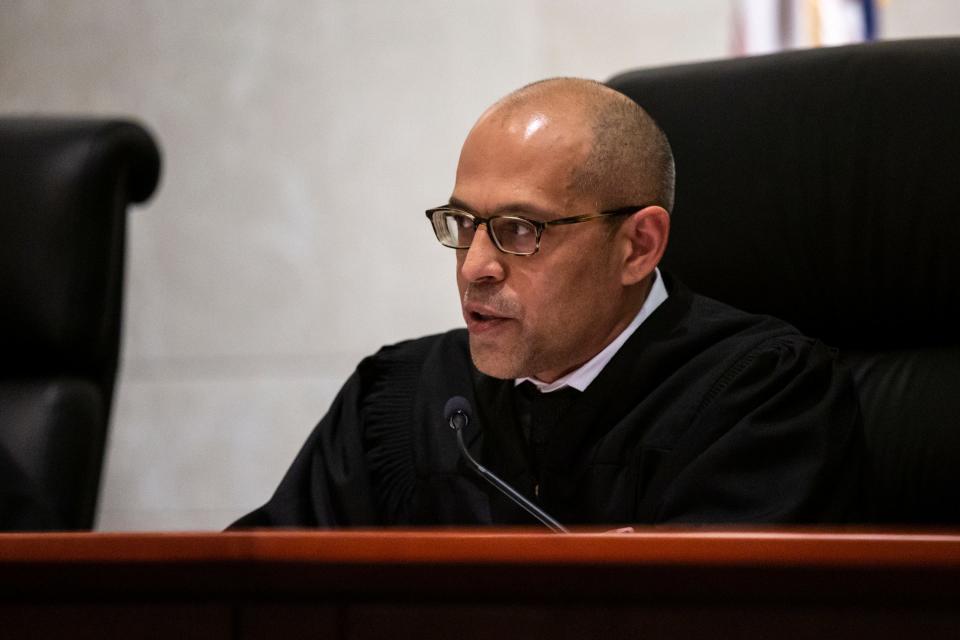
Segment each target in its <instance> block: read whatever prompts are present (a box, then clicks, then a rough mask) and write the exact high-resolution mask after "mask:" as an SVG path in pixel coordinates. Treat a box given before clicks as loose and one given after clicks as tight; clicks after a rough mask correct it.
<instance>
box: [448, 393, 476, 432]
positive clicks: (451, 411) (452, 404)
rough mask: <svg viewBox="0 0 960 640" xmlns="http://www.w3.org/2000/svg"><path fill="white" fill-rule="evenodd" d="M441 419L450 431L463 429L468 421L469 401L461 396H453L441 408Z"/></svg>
mask: <svg viewBox="0 0 960 640" xmlns="http://www.w3.org/2000/svg"><path fill="white" fill-rule="evenodd" d="M443 417H444V419H445V420H446V421H447V423H448V424H449V425H450V428H451V429H463V428H464V427H465V426H467V422H468V421H469V420H470V401H469V400H467V399H466V398H464V397H463V396H453V397H452V398H450V399H449V400H447V404H445V405H444V406H443Z"/></svg>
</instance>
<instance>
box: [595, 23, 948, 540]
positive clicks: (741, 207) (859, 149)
mask: <svg viewBox="0 0 960 640" xmlns="http://www.w3.org/2000/svg"><path fill="white" fill-rule="evenodd" d="M609 84H610V86H612V87H614V88H616V89H618V90H620V91H622V92H624V93H626V94H627V95H629V96H631V97H632V98H633V99H635V100H636V101H637V102H638V103H640V104H641V105H643V106H644V107H645V108H646V109H647V110H648V111H649V112H650V114H651V115H652V116H653V117H654V118H655V119H656V120H657V121H658V122H659V123H660V124H661V126H662V127H663V128H664V130H665V131H666V133H667V135H668V137H669V138H670V141H671V143H672V145H673V149H674V153H675V157H676V163H677V200H676V206H675V210H674V212H673V216H672V222H673V230H672V236H671V241H670V247H669V249H668V251H667V255H666V257H665V262H664V265H665V267H666V268H667V269H669V270H670V271H672V272H673V273H674V274H676V275H677V276H678V277H680V279H682V280H683V281H685V282H686V283H687V284H688V285H690V286H691V287H692V288H694V289H695V290H697V291H699V292H701V293H704V294H706V295H709V296H712V297H714V298H718V299H721V300H724V301H726V302H729V303H732V304H734V305H736V306H739V307H741V308H744V309H748V310H751V311H755V312H763V313H769V314H772V315H776V316H780V317H782V318H784V319H786V320H788V321H790V322H792V323H793V324H795V325H796V326H797V327H798V328H800V329H801V330H802V331H804V332H805V333H807V334H809V335H812V336H816V337H819V338H821V339H822V340H823V341H824V342H827V343H828V344H832V345H833V346H836V347H838V348H839V349H840V352H841V355H842V357H843V359H844V360H845V361H846V362H847V364H848V365H849V367H850V368H851V370H852V373H853V375H854V379H855V381H856V383H857V386H858V389H859V392H860V397H861V405H862V409H863V413H864V421H865V427H866V435H867V444H868V448H869V451H870V456H871V459H872V464H873V480H872V486H873V489H874V493H875V500H876V505H875V509H876V518H877V519H878V520H880V521H884V522H904V523H956V522H960V338H958V336H960V39H931V40H916V41H900V42H882V43H872V44H866V45H858V46H849V47H840V48H832V49H819V50H806V51H794V52H787V53H782V54H775V55H770V56H763V57H756V58H741V59H732V60H723V61H717V62H706V63H699V64H688V65H680V66H672V67H665V68H658V69H646V70H637V71H630V72H627V73H623V74H620V75H618V76H616V77H614V78H613V79H611V80H610V82H609Z"/></svg>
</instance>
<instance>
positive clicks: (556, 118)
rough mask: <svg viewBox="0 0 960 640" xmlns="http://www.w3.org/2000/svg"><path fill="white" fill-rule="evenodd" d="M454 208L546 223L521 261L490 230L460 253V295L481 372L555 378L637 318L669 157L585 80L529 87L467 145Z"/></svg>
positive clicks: (629, 110) (493, 113)
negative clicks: (572, 220) (581, 218)
mask: <svg viewBox="0 0 960 640" xmlns="http://www.w3.org/2000/svg"><path fill="white" fill-rule="evenodd" d="M450 203H451V205H453V206H455V207H457V208H459V209H462V210H464V211H467V212H469V213H472V214H475V215H477V216H480V217H484V218H486V217H489V216H494V215H503V214H510V215H518V216H522V217H526V218H529V219H532V220H536V221H539V222H549V221H551V220H556V219H559V218H564V217H569V216H574V215H589V214H598V213H601V212H604V211H609V210H614V209H622V208H624V207H632V208H635V211H634V212H633V213H628V214H625V215H618V216H610V217H606V218H602V219H596V220H589V221H585V222H582V223H578V224H570V225H556V226H548V227H546V228H545V229H544V230H543V232H542V236H541V240H540V247H539V250H538V251H537V252H536V253H535V254H533V255H529V256H517V255H509V254H507V253H503V252H501V251H500V250H498V249H497V248H496V247H495V246H494V243H493V242H492V240H491V238H490V235H489V233H490V231H489V229H488V228H487V225H483V226H481V227H480V228H479V229H478V230H477V231H476V232H475V236H474V238H473V242H472V244H471V246H470V248H469V249H458V250H457V284H458V287H459V290H460V297H461V302H462V304H463V313H464V318H465V320H466V322H467V327H468V330H469V332H470V352H471V355H472V357H473V361H474V363H475V365H476V366H477V368H478V369H480V370H481V371H483V372H484V373H487V374H488V375H491V376H494V377H498V378H516V377H523V376H535V377H538V378H540V379H541V380H544V381H551V380H554V379H556V378H558V377H560V376H561V375H563V374H565V373H567V372H568V371H571V370H573V369H575V368H576V367H578V366H580V365H581V364H583V363H584V362H586V361H587V360H589V359H590V358H591V357H593V356H594V355H595V354H597V353H598V352H599V351H601V350H602V349H603V347H605V346H606V345H607V344H608V343H609V342H610V341H611V340H613V339H614V338H615V337H616V336H617V334H618V333H620V331H622V330H623V329H624V328H625V327H626V325H627V324H629V322H630V320H631V319H632V318H633V316H634V315H635V314H636V313H637V311H638V310H639V308H640V306H641V304H642V303H643V300H644V299H645V297H646V295H647V292H648V291H649V287H650V283H651V281H652V277H651V274H652V273H653V270H654V268H655V267H656V265H657V263H658V262H659V260H660V257H661V256H662V254H663V250H664V249H665V247H666V242H667V235H668V232H669V217H668V215H667V210H669V209H670V207H671V206H672V204H673V158H672V155H671V153H670V147H669V144H668V143H667V140H666V138H665V137H664V135H663V133H662V132H661V131H660V130H659V128H658V127H657V126H656V124H655V123H654V122H653V120H652V119H651V118H650V117H649V116H648V115H647V114H646V113H645V112H644V111H643V110H642V109H640V107H638V106H637V105H636V104H635V103H633V102H632V101H631V100H630V99H629V98H627V97H626V96H624V95H622V94H620V93H617V92H616V91H613V90H612V89H609V88H608V87H605V86H604V85H602V84H600V83H596V82H593V81H588V80H578V79H570V78H560V79H554V80H545V81H543V82H538V83H535V84H532V85H529V86H527V87H524V88H523V89H520V90H519V91H516V92H514V93H512V94H510V95H509V96H507V97H506V98H504V99H502V100H500V101H499V102H497V103H496V104H494V105H493V106H492V107H490V108H489V109H488V110H487V111H486V112H485V113H484V114H483V115H482V116H481V117H480V120H479V121H478V122H477V123H476V125H474V127H473V129H472V130H471V131H470V133H469V135H468V136H467V140H466V142H465V143H464V145H463V150H462V151H461V154H460V163H459V165H458V167H457V178H456V186H455V187H454V191H453V196H452V197H451V199H450Z"/></svg>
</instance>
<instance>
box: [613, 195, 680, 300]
mask: <svg viewBox="0 0 960 640" xmlns="http://www.w3.org/2000/svg"><path fill="white" fill-rule="evenodd" d="M620 230H621V233H623V234H625V235H624V236H623V241H624V244H623V247H624V260H623V265H622V270H621V283H622V284H623V285H624V286H630V285H634V284H637V283H638V282H640V281H641V280H643V279H644V278H646V277H647V276H648V275H650V274H651V273H652V272H653V270H654V269H656V268H657V265H658V264H659V263H660V259H661V258H662V257H663V252H664V251H665V250H666V248H667V239H668V237H669V236H670V214H668V213H667V211H666V209H664V208H663V207H658V206H650V207H644V208H643V209H640V210H639V211H637V212H636V213H634V214H633V215H631V216H630V217H629V218H627V221H626V222H625V223H624V224H623V226H622V227H621V228H620Z"/></svg>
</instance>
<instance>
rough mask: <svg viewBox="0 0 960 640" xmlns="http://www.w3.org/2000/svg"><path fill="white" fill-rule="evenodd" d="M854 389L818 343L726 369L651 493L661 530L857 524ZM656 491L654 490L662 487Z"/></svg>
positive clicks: (798, 342)
mask: <svg viewBox="0 0 960 640" xmlns="http://www.w3.org/2000/svg"><path fill="white" fill-rule="evenodd" d="M863 450H864V447H863V432H862V424H861V418H860V409H859V403H858V400H857V396H856V392H855V390H854V387H853V382H852V380H851V378H850V376H849V374H848V373H847V372H846V370H844V369H842V368H841V367H840V366H839V365H838V364H837V362H836V361H835V358H834V357H833V354H832V353H831V352H830V350H828V349H827V348H826V347H825V346H823V345H822V344H820V343H817V342H815V341H812V340H809V339H805V338H799V337H798V338H796V339H792V338H791V339H782V340H775V341H773V342H772V344H766V345H764V346H763V347H761V348H759V349H756V350H754V351H753V352H752V353H749V354H747V355H746V356H745V357H743V358H742V359H740V360H739V361H738V362H737V363H736V364H734V365H733V366H732V367H730V368H729V369H728V370H727V371H726V372H725V373H724V374H723V375H721V376H720V378H719V379H718V380H717V381H716V382H715V383H714V384H713V386H712V388H711V390H710V391H709V393H707V395H706V397H704V398H703V399H702V401H701V403H700V408H699V410H698V411H697V413H696V414H695V418H694V420H693V423H692V424H691V428H690V429H689V430H688V431H687V432H686V433H685V434H684V436H683V437H682V438H681V439H680V440H679V441H678V443H677V448H676V450H675V451H674V455H673V456H672V458H673V459H672V460H671V461H670V463H669V467H670V468H669V469H665V470H664V473H663V474H660V477H659V478H658V479H656V480H655V481H654V482H655V484H658V485H659V486H651V489H652V490H653V491H656V492H657V499H658V500H659V501H660V506H659V509H658V515H657V521H659V522H669V523H703V522H712V523H723V522H729V523H738V522H751V523H765V522H771V523H773V522H778V523H788V522H844V521H851V520H856V519H858V518H860V517H862V516H863V515H864V514H863V513H862V512H863V510H864V509H865V506H864V505H865V500H864V495H863V475H864V472H865V471H864V464H865V462H864V460H863V453H862V452H863ZM658 481H659V482H658Z"/></svg>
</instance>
